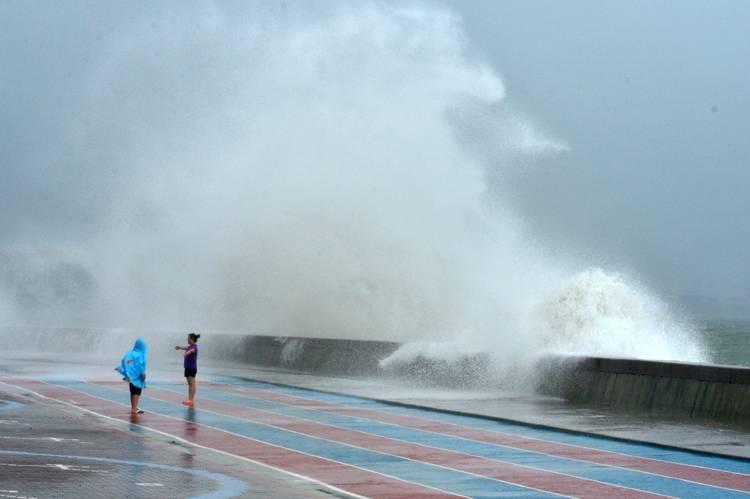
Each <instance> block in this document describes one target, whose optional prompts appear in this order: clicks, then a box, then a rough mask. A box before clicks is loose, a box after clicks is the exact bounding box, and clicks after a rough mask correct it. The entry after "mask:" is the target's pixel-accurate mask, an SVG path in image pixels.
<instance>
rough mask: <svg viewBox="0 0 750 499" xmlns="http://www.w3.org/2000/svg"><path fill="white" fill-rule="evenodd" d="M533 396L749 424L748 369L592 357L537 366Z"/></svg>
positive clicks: (749, 378) (562, 359)
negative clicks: (537, 381) (539, 370)
mask: <svg viewBox="0 0 750 499" xmlns="http://www.w3.org/2000/svg"><path fill="white" fill-rule="evenodd" d="M541 365H542V370H543V375H542V376H541V377H540V385H539V391H541V392H542V393H545V394H549V395H555V396H559V397H563V398H565V399H567V400H569V401H571V402H574V403H582V404H591V405H597V406H607V407H611V408H615V409H626V410H636V411H643V412H644V413H649V414H660V415H669V416H676V417H688V418H693V419H706V420H712V421H726V422H747V421H750V419H748V418H750V369H749V368H743V367H734V366H717V365H706V364H690V363H678V362H658V361H648V360H636V359H615V358H598V357H570V358H563V357H556V358H547V359H544V361H543V362H542V363H541Z"/></svg>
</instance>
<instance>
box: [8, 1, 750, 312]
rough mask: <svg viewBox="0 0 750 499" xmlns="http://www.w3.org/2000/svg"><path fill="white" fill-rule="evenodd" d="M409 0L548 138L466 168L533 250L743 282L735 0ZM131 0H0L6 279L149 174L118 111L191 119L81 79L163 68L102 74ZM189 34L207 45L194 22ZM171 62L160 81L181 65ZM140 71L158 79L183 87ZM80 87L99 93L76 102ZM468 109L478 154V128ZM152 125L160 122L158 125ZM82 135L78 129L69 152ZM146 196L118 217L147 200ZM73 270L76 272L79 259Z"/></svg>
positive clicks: (748, 74)
mask: <svg viewBox="0 0 750 499" xmlns="http://www.w3.org/2000/svg"><path fill="white" fill-rule="evenodd" d="M180 5H181V4H180V3H179V2H175V3H169V2H164V3H163V4H161V6H160V9H161V10H162V11H170V10H171V14H170V15H171V16H172V17H170V15H165V16H164V17H162V18H160V19H159V20H158V21H157V20H155V21H153V25H152V26H151V27H152V28H153V30H154V31H158V30H159V29H161V28H160V26H157V24H158V23H167V24H169V23H170V22H174V24H175V25H180V22H179V21H175V19H179V18H180V17H182V16H181V12H180V8H181V7H180ZM219 5H220V10H224V11H226V12H230V13H232V12H234V13H236V14H237V18H238V19H239V18H242V17H243V16H247V17H253V16H255V15H256V14H257V13H258V12H261V11H262V12H261V14H262V16H266V17H267V18H269V19H273V20H274V22H277V23H282V24H283V23H284V22H290V23H293V22H294V19H295V16H296V15H297V11H317V10H319V11H320V12H321V13H322V14H321V15H322V16H325V15H326V12H328V11H335V10H336V3H331V2H325V3H304V2H302V3H294V2H288V3H287V2H265V3H260V4H252V6H250V4H245V3H244V2H224V3H219ZM355 5H356V4H355ZM363 5H366V4H363ZM380 5H386V6H388V5H395V4H388V3H385V4H380ZM415 5H427V6H437V7H441V8H445V9H448V10H449V11H450V12H452V13H453V14H454V15H455V16H457V19H458V24H459V26H460V28H461V30H462V33H461V39H462V40H463V44H464V45H463V51H464V54H463V57H465V58H466V59H467V60H468V61H469V64H472V63H476V65H478V67H479V66H481V65H486V66H488V67H489V68H491V69H492V70H493V71H495V72H496V73H497V74H498V75H499V76H500V78H501V79H502V85H503V87H504V89H503V91H504V95H505V96H504V100H503V106H505V107H506V108H508V109H510V110H512V113H513V116H515V117H518V119H520V120H522V121H523V123H525V124H526V125H527V126H528V127H532V128H533V130H534V131H535V132H534V133H535V134H536V135H534V140H539V137H543V138H544V140H547V141H548V143H549V144H552V147H551V149H553V150H554V151H553V153H543V154H542V153H540V154H538V155H534V154H530V155H526V156H524V157H523V158H522V159H517V160H516V161H515V163H516V164H515V165H514V167H513V168H507V167H505V166H503V165H504V164H505V162H506V161H507V158H505V157H503V158H496V159H495V160H496V161H497V163H498V167H497V168H496V169H493V168H490V169H489V170H488V172H487V173H486V176H487V181H488V183H489V185H488V192H487V193H486V195H487V197H488V198H492V197H493V196H497V197H498V198H502V199H503V202H504V203H510V204H511V205H512V206H513V209H514V211H515V212H516V213H517V214H518V216H519V217H520V218H522V219H523V220H524V226H525V228H524V231H526V232H527V233H528V237H530V238H532V239H534V240H538V241H540V242H541V243H542V244H543V245H544V246H545V247H548V248H552V249H553V250H552V252H553V253H558V254H566V255H569V256H570V257H571V258H573V259H575V260H578V261H585V262H587V265H589V266H601V267H604V268H607V269H614V270H616V271H623V272H626V273H627V274H629V275H632V276H635V277H636V278H637V279H638V280H639V281H642V282H644V283H646V284H647V285H648V286H649V287H651V288H653V289H655V290H657V291H658V293H660V294H661V295H663V296H665V297H666V299H667V300H668V301H669V300H677V299H678V297H679V296H681V295H705V296H709V297H717V298H722V299H723V298H727V297H740V298H742V299H744V300H750V265H748V263H747V257H748V255H750V223H748V222H747V220H746V216H747V213H748V211H749V210H748V208H749V207H750V201H748V199H749V198H750V172H749V171H748V168H750V140H748V139H749V138H750V134H748V124H747V119H748V118H747V117H748V116H750V64H748V63H747V61H750V30H748V28H747V27H748V26H749V25H750V3H747V2H740V1H712V2H695V1H683V2H677V1H670V2H665V1H649V2H643V1H629V2H622V1H618V2H613V1H582V0H578V1H572V2H556V1H539V0H534V1H502V2H495V1H487V2H465V1H453V0H436V1H435V2H424V3H420V4H415ZM386 8H387V7H386ZM254 9H255V10H254ZM256 11H257V12H256ZM148 12H149V11H148V6H147V4H146V3H145V2H144V3H132V2H123V3H118V2H111V3H108V4H107V5H106V8H105V7H103V6H102V5H101V4H100V3H99V2H86V1H65V2H40V1H37V2H33V1H29V2H12V1H0V115H1V116H2V118H3V119H2V120H0V228H1V229H0V260H1V259H2V258H5V260H2V261H0V263H2V264H3V265H5V273H3V267H2V265H0V278H2V279H5V280H6V281H7V280H9V279H11V280H12V279H16V280H18V279H20V278H19V277H18V273H12V272H8V271H7V269H8V266H9V265H11V264H9V263H8V262H11V261H13V262H17V261H18V257H17V256H13V257H8V255H9V254H14V255H15V254H16V253H14V252H18V251H21V252H23V250H22V249H21V250H19V248H26V247H28V246H30V245H31V246H33V247H34V248H35V251H39V252H41V253H44V254H47V253H54V254H62V253H65V252H71V254H72V253H75V251H76V250H75V249H71V248H74V247H75V246H76V244H77V243H80V241H87V240H90V239H96V238H97V237H98V236H100V235H101V234H102V231H103V230H104V229H103V228H104V227H108V226H109V224H111V221H112V217H113V216H115V217H116V216H118V214H117V212H116V209H115V208H113V206H116V205H117V204H118V202H119V201H121V198H123V197H127V196H129V195H131V193H128V192H127V190H126V189H123V188H122V186H123V185H130V179H131V177H133V176H138V177H139V178H140V176H145V177H148V175H149V172H148V171H145V172H144V171H141V170H138V171H136V170H130V169H129V167H128V168H122V165H121V164H119V163H118V160H119V158H122V157H125V156H126V155H128V154H131V153H132V151H129V150H127V147H128V145H127V142H126V141H124V140H123V139H122V137H123V136H124V135H127V134H130V133H133V134H137V133H138V132H137V131H133V130H132V129H130V128H128V127H127V126H125V125H123V123H127V122H128V120H129V118H130V117H131V116H142V115H148V116H149V117H150V118H153V120H154V123H155V124H154V123H149V125H150V126H152V125H153V126H152V128H150V129H149V130H150V131H153V130H156V131H159V130H162V131H163V130H164V129H163V128H159V127H160V126H161V125H162V122H161V121H160V120H164V124H165V125H164V126H166V123H167V122H168V121H169V120H171V119H173V118H174V120H179V119H186V120H189V119H191V116H190V115H189V113H188V114H185V115H184V116H183V115H179V116H177V117H170V116H167V115H166V114H161V115H160V114H159V109H160V108H159V107H158V103H157V105H156V106H153V104H154V103H153V102H150V103H148V105H150V106H151V108H149V109H148V110H144V109H145V107H144V109H140V108H135V109H128V108H127V107H126V108H124V109H121V108H119V107H113V108H112V109H111V111H112V112H111V113H108V109H106V108H105V109H102V107H101V106H107V105H111V102H112V101H111V99H112V95H104V96H101V95H99V94H97V92H106V91H109V90H104V91H103V90H102V87H97V86H96V84H97V81H98V80H97V78H100V80H101V81H104V79H106V78H112V79H113V81H117V83H116V84H112V85H111V86H112V88H113V89H112V90H111V91H112V92H127V95H125V94H123V95H124V96H125V97H128V96H129V95H136V94H137V93H138V92H139V89H143V91H144V92H151V91H152V90H153V89H152V88H151V87H152V82H151V80H149V77H150V76H149V75H152V76H154V78H155V79H154V81H157V82H158V83H157V84H159V85H161V84H163V83H164V82H163V81H162V80H159V78H160V77H161V76H160V68H159V67H152V66H149V64H151V63H150V62H149V61H146V62H143V64H141V65H139V66H137V67H139V68H141V69H143V68H146V69H143V73H140V72H137V73H133V72H127V71H124V72H122V73H118V72H117V68H116V67H114V66H111V67H110V66H108V63H107V61H108V60H109V59H110V53H111V52H113V51H114V52H115V53H116V55H117V57H120V59H124V60H125V61H126V62H127V63H128V64H134V63H132V61H129V59H127V57H125V56H123V54H127V52H128V50H129V45H127V43H131V44H132V45H133V46H134V47H136V48H137V49H138V50H141V49H143V46H144V45H146V43H145V42H144V43H143V44H141V45H139V44H138V41H137V40H136V41H133V40H130V41H128V42H127V43H126V42H123V41H122V40H129V39H128V38H127V36H125V35H123V34H127V33H129V32H130V31H131V30H132V29H133V26H141V25H142V24H143V23H144V19H148V16H149V13H148ZM207 12H208V15H210V12H211V9H210V8H207ZM144 13H145V14H144ZM258 15H260V14H258ZM304 15H307V14H304ZM229 17H230V19H231V15H230V16H229ZM289 19H291V21H289ZM231 22H232V21H230V23H231ZM237 22H239V21H237ZM208 24H210V23H208ZM146 26H148V23H146ZM234 28H235V26H234V25H232V29H234ZM165 32H169V31H165ZM233 33H234V31H233ZM261 36H263V35H262V33H261ZM269 36H271V35H269ZM175 40H176V39H166V40H163V46H162V40H160V39H158V38H154V39H153V40H152V41H153V43H152V45H150V46H148V48H147V49H146V50H147V51H148V52H149V56H153V57H155V58H157V57H160V54H162V53H167V54H170V53H171V54H176V56H177V57H182V56H183V55H184V54H182V52H181V51H180V50H179V49H175V45H176V41H175ZM233 40H235V41H236V39H233ZM195 43H196V44H198V45H201V44H202V46H204V47H205V46H207V45H208V46H209V47H210V48H211V50H215V51H222V50H223V48H222V45H221V43H217V44H216V45H215V46H214V45H211V43H213V41H212V40H210V39H197V40H196V41H195ZM222 43H223V42H222ZM117 51H119V52H117ZM170 51H171V52H170ZM207 53H208V54H209V55H208V56H206V60H205V61H203V60H194V59H191V58H189V57H186V58H185V59H184V60H183V59H180V60H179V61H178V62H180V63H184V68H185V74H188V76H187V77H189V71H190V70H195V67H197V66H198V65H200V64H203V63H205V64H206V65H208V67H210V68H211V69H212V70H216V71H218V72H221V74H230V75H231V74H234V73H233V72H232V68H230V67H226V64H227V63H226V61H223V60H222V61H220V63H217V64H223V65H222V66H214V65H213V64H214V62H212V60H211V56H210V51H207ZM143 60H144V61H145V60H146V56H145V55H144V56H143ZM139 61H140V60H139ZM141 62H142V61H141ZM139 63H140V62H139ZM112 64H115V63H112ZM125 67H126V69H127V68H128V67H129V66H125ZM461 67H463V66H461ZM482 67H483V66H482ZM113 68H114V69H113ZM139 71H140V70H139ZM180 71H181V70H180ZM180 71H176V72H175V73H174V75H173V77H174V78H175V79H176V80H167V81H179V79H180V78H183V77H185V76H184V75H183V74H182V73H181V72H180ZM331 71H334V70H333V69H332V70H331ZM443 77H444V78H451V75H443ZM480 81H481V79H480ZM117 85H121V86H117ZM200 85H203V87H196V88H197V89H193V91H195V92H199V90H200V88H206V89H208V90H215V89H214V88H213V87H212V85H216V86H220V85H223V82H221V81H218V82H217V81H211V79H210V78H207V79H206V81H203V80H200ZM108 88H109V87H108ZM123 89H124V90H123ZM157 90H158V91H159V92H164V95H166V96H168V98H173V97H174V98H175V99H178V98H188V97H195V95H193V94H191V95H188V96H176V97H175V96H174V95H172V94H170V93H169V92H168V91H167V90H164V89H162V88H160V89H157ZM222 90H225V89H224V88H223V87H222ZM92 95H93V97H92ZM113 95H114V94H113ZM108 99H109V100H108ZM220 105H221V103H219V107H220ZM87 106H99V107H97V108H96V109H94V108H92V109H91V112H87V111H86V109H87ZM144 106H146V104H144ZM209 107H210V106H208V105H207V107H206V112H209V113H210V111H211V110H210V109H209ZM164 110H165V112H167V111H169V108H168V107H167V106H165V107H164ZM146 111H148V113H146ZM138 113H142V114H138ZM149 113H150V114H149ZM169 122H170V123H173V122H172V121H169ZM474 126H475V128H474V131H473V132H472V133H473V134H474V135H479V136H481V137H482V138H481V140H480V142H481V144H482V148H483V151H482V154H484V156H485V158H484V159H485V160H487V161H489V162H490V163H492V162H493V161H494V160H493V156H492V152H491V151H492V147H491V145H492V144H491V143H492V141H493V140H497V139H496V138H494V137H493V136H492V135H491V134H489V133H487V131H486V130H485V131H483V130H479V131H477V129H476V124H475V125H474ZM99 130H109V131H112V132H113V133H110V134H107V133H104V132H100V131H99ZM170 133H171V132H170ZM82 137H83V138H84V139H85V140H83V139H82ZM172 139H174V140H175V141H177V140H178V139H179V137H172V135H170V134H169V133H166V134H165V140H166V141H169V140H172ZM82 142H83V143H86V144H87V145H88V146H90V148H89V149H87V150H86V151H85V153H82V151H81V150H80V147H81V143H82ZM487 151H490V152H489V153H488V152H487ZM200 153H201V151H198V154H200ZM139 154H147V151H140V152H139ZM157 154H162V152H157ZM160 159H163V158H159V157H156V160H157V161H155V163H157V164H158V163H159V161H158V160H160ZM149 209H150V208H149V207H148V206H145V207H143V208H142V209H139V210H140V211H138V213H136V215H134V216H136V217H140V218H139V219H147V218H151V215H152V213H151V212H150V211H149ZM113 212H115V214H114V215H113ZM156 218H158V217H156ZM45 252H46V253H45ZM3 262H5V263H3ZM13 265H16V264H15V263H14V264H13ZM29 265H32V264H29ZM76 275H78V274H76ZM9 276H10V277H9ZM66 279H67V278H66ZM76 279H77V280H76V282H78V281H80V286H81V287H82V289H83V288H86V283H85V281H86V279H87V277H86V276H85V275H82V274H81V275H79V277H77V278H76ZM7 287H9V288H10V287H12V286H7ZM33 288H34V286H31V287H30V288H29V287H28V286H26V287H25V288H24V289H33ZM0 291H2V290H0ZM0 294H1V293H0Z"/></svg>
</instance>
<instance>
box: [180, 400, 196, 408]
mask: <svg viewBox="0 0 750 499" xmlns="http://www.w3.org/2000/svg"><path fill="white" fill-rule="evenodd" d="M182 405H186V406H188V407H193V406H194V405H195V402H193V401H192V400H183V401H182Z"/></svg>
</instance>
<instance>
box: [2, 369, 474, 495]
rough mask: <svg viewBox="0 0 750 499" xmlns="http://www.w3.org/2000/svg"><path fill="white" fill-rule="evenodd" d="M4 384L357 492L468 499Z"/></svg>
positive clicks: (183, 424)
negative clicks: (135, 418)
mask: <svg viewBox="0 0 750 499" xmlns="http://www.w3.org/2000/svg"><path fill="white" fill-rule="evenodd" d="M0 381H3V382H5V383H8V384H11V385H15V386H18V387H22V388H25V389H28V390H32V391H34V392H36V393H39V394H41V395H43V396H45V397H48V398H52V399H55V400H59V401H62V402H68V403H73V404H75V405H77V406H79V407H82V408H85V409H88V410H89V411H92V412H95V413H97V414H101V415H104V416H108V417H110V418H114V419H118V420H121V421H125V422H129V423H135V424H138V425H140V426H143V427H145V428H150V429H154V430H158V431H160V432H163V433H167V434H170V435H173V436H176V437H178V438H181V439H183V440H186V441H189V442H193V443H195V444H198V445H201V446H203V447H208V448H211V449H217V450H220V451H223V452H226V453H229V454H234V455H236V456H241V457H244V458H248V459H251V460H253V461H257V462H260V463H263V464H266V465H268V466H271V467H273V468H277V469H280V470H285V471H289V472H292V473H295V474H297V475H302V476H305V477H309V478H312V479H315V480H317V481H319V482H323V483H326V484H330V485H332V486H334V487H337V488H339V489H341V490H345V491H347V492H351V493H353V494H357V495H362V496H366V497H383V498H388V499H409V498H412V497H416V498H424V499H427V498H430V499H431V498H446V499H447V498H459V497H463V496H460V495H455V494H450V493H447V492H443V491H439V490H436V489H432V488H428V487H422V486H420V485H417V484H413V483H411V482H405V481H402V480H399V479H397V478H392V477H388V476H384V475H380V474H377V473H371V472H369V471H366V470H362V469H360V468H356V467H353V466H349V465H347V464H343V463H338V462H336V461H331V460H328V459H325V458H321V457H317V456H310V455H307V454H303V453H301V452H296V451H293V450H289V449H285V448H282V447H277V446H275V445H271V444H265V443H262V442H258V441H255V440H251V439H248V438H244V437H241V436H238V435H233V434H230V433H227V432H224V431H221V430H217V429H214V428H211V427H207V426H203V425H201V424H198V423H192V422H189V421H184V420H178V419H174V418H169V417H166V416H161V415H158V414H152V413H148V414H144V415H141V416H140V417H138V418H137V420H134V419H133V417H132V416H131V415H130V411H129V408H128V407H124V406H123V405H120V404H117V403H114V402H110V401H108V400H104V399H101V398H98V397H94V396H91V395H87V394H84V393H82V392H79V391H76V390H73V389H69V388H65V387H62V386H57V385H51V384H47V383H44V382H42V381H38V380H31V379H24V378H7V377H5V378H0ZM149 391H150V389H149ZM126 400H128V392H127V390H123V401H126Z"/></svg>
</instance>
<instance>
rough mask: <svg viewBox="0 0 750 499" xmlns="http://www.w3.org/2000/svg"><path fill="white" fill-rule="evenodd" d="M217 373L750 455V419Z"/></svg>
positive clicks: (495, 393) (237, 369)
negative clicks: (719, 419)
mask: <svg viewBox="0 0 750 499" xmlns="http://www.w3.org/2000/svg"><path fill="white" fill-rule="evenodd" d="M215 372H217V373H223V374H232V375H236V376H245V377H249V378H252V379H258V380H263V381H268V382H271V383H281V384H288V385H292V386H297V387H302V388H309V389H313V390H328V391H331V392H336V393H344V394H349V395H355V396H360V397H368V398H374V399H381V400H390V401H394V402H399V403H403V404H414V405H417V406H422V407H428V408H435V409H441V410H447V411H456V412H461V413H466V414H473V415H481V416H487V417H492V418H506V419H511V420H514V421H521V422H525V423H530V424H538V425H544V426H551V427H555V428H562V429H567V430H573V431H581V432H586V433H594V434H598V435H604V436H610V437H615V438H624V439H629V440H634V441H640V442H652V443H657V444H661V445H669V446H675V447H680V448H686V449H691V450H696V451H701V452H712V453H718V454H723V455H728V456H734V457H740V458H750V421H748V425H747V427H743V426H742V425H729V424H724V423H716V422H712V421H710V420H703V421H695V420H689V419H675V418H665V417H662V416H654V415H649V414H643V413H627V412H624V411H621V410H616V411H615V410H608V409H607V408H604V407H590V406H589V407H587V406H583V405H571V404H569V403H566V402H565V401H563V400H561V399H558V398H554V397H546V396H539V395H528V394H519V393H513V392H507V391H501V390H470V389H462V390H456V389H445V388H442V389H441V388H427V387H424V386H420V385H419V384H418V383H414V384H410V383H409V381H408V380H404V379H394V380H383V379H351V378H338V377H327V376H319V375H313V374H305V373H297V372H293V371H281V370H271V369H263V368H256V369H252V368H248V367H247V366H241V365H236V364H234V365H232V364H227V365H224V366H222V367H221V368H219V369H217V370H216V371H215Z"/></svg>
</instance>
